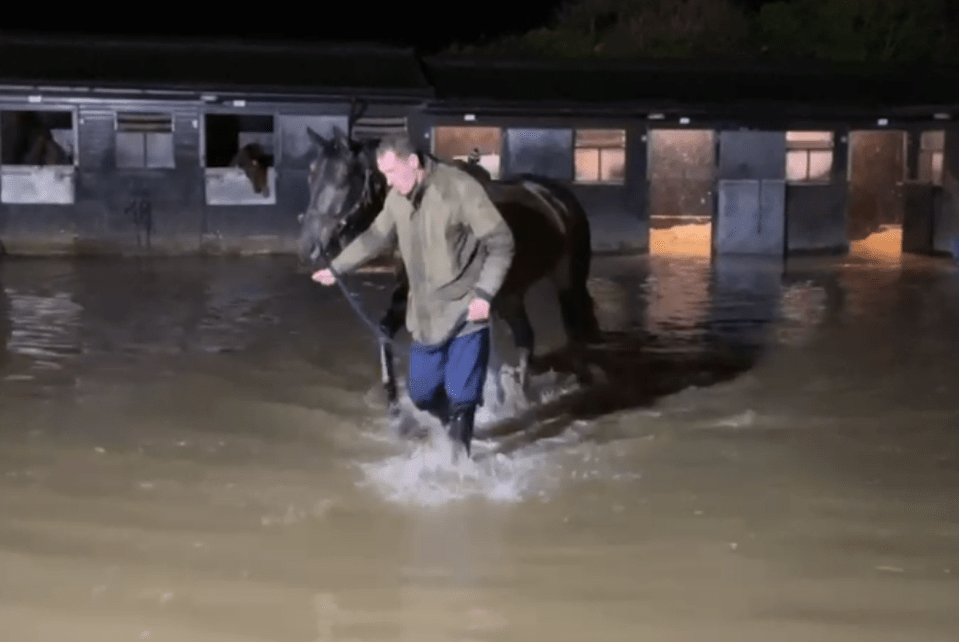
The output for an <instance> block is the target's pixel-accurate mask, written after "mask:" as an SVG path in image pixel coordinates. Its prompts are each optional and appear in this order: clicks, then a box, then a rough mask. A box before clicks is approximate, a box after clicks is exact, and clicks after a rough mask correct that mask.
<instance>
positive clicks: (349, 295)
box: [320, 250, 469, 354]
mask: <svg viewBox="0 0 959 642" xmlns="http://www.w3.org/2000/svg"><path fill="white" fill-rule="evenodd" d="M320 254H321V256H322V257H323V260H324V261H326V265H327V268H328V269H329V270H330V272H331V273H332V274H333V278H334V279H335V281H336V284H337V285H338V286H339V288H340V291H341V292H343V296H345V297H346V301H347V303H349V304H350V307H351V308H353V311H354V312H355V313H356V316H358V317H360V319H362V320H363V323H365V324H366V325H367V326H368V327H369V328H370V330H372V331H373V334H375V335H376V338H377V339H378V340H379V341H380V342H381V343H384V344H386V345H389V346H391V347H393V348H394V349H397V350H399V351H400V352H402V353H403V354H409V349H408V348H404V347H402V346H399V345H398V344H397V343H396V340H395V339H391V338H390V337H388V336H386V334H385V333H384V332H383V330H382V329H381V328H380V326H379V324H377V323H376V322H374V321H373V319H371V318H370V316H369V315H368V314H367V313H366V311H365V310H363V308H362V306H360V304H359V301H357V296H356V295H355V294H354V293H353V292H351V291H350V289H349V288H348V287H346V284H345V283H344V282H343V276H342V275H341V274H340V273H339V272H338V271H337V270H336V269H335V268H334V267H333V264H332V262H331V261H330V260H329V259H328V258H327V254H326V251H324V250H320ZM468 321H469V312H464V313H463V314H461V315H460V317H459V319H458V320H457V322H456V324H455V325H454V326H453V328H452V330H450V331H449V333H447V335H446V336H445V337H444V338H443V339H442V340H441V341H439V342H438V343H437V344H434V345H437V346H438V345H442V344H444V343H447V342H448V341H449V340H450V339H452V338H453V337H455V336H456V335H457V334H459V332H460V330H462V329H463V327H464V326H466V323H467V322H468Z"/></svg>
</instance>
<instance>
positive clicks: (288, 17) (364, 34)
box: [0, 0, 769, 53]
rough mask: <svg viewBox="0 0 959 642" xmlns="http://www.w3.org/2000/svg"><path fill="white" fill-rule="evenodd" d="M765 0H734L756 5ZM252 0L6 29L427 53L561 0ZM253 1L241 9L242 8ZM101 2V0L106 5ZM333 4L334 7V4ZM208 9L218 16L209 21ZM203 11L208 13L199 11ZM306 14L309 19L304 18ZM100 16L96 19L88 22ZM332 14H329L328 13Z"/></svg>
mask: <svg viewBox="0 0 959 642" xmlns="http://www.w3.org/2000/svg"><path fill="white" fill-rule="evenodd" d="M767 1H769V0H739V2H740V4H742V5H745V6H749V7H750V8H754V7H755V6H758V5H759V4H762V3H764V2H767ZM324 4H325V3H323V2H317V1H315V0H314V1H313V2H304V3H272V2H264V1H263V0H259V1H257V2H254V3H252V4H250V3H236V2H234V3H230V2H223V1H221V2H218V3H216V4H211V5H207V6H204V5H203V4H202V3H194V4H192V5H187V6H186V7H184V6H183V5H173V4H166V3H161V4H155V3H145V4H142V5H129V10H126V9H124V10H121V11H119V12H105V13H106V14H107V15H101V14H102V13H103V12H101V11H100V10H99V9H97V10H91V9H89V8H88V5H79V6H78V5H73V6H74V7H76V8H73V9H68V10H67V11H66V12H64V11H63V10H58V11H57V12H56V14H54V15H46V16H45V17H44V20H43V21H39V20H38V21H36V22H33V21H31V23H30V25H31V26H30V27H17V26H16V24H15V23H14V22H13V21H5V24H4V25H3V26H2V27H0V30H2V31H4V32H7V33H29V34H38V33H44V32H50V33H58V34H90V33H96V34H105V35H115V36H123V35H126V36H136V35H151V36H186V37H197V36H199V37H211V38H230V39H244V38H245V39H253V40H271V41H272V40H280V41H282V40H297V41H316V40H328V39H332V40H340V41H377V42H389V43H393V44H398V45H406V46H413V47H416V48H417V49H419V50H421V51H422V52H423V53H433V52H434V51H436V50H438V49H442V48H445V47H447V46H449V45H450V44H452V43H453V42H454V41H459V42H461V43H469V42H475V41H477V40H478V39H479V38H481V37H483V36H487V37H489V36H494V35H503V34H508V33H523V32H526V31H529V30H530V29H535V28H537V27H540V26H543V25H545V24H547V23H549V22H550V20H551V18H552V16H553V15H554V13H555V11H556V10H557V9H558V7H559V6H560V4H561V2H560V1H559V0H481V1H479V2H477V1H476V0H472V1H468V2H462V1H460V2H457V1H455V0H443V1H440V0H426V1H422V0H421V1H420V2H409V1H406V0H404V1H402V2H396V1H395V0H394V1H393V2H386V3H383V2H363V1H360V2H357V1H356V0H350V1H347V2H335V3H330V4H329V5H326V6H328V7H331V9H330V13H328V14H326V15H324V12H323V11H322V10H321V7H323V6H324ZM241 5H242V6H246V7H253V8H252V9H242V10H241V9H239V7H240V6H241ZM104 6H106V5H104ZM332 7H335V8H332ZM214 12H217V13H219V14H220V15H222V16H223V18H222V20H217V19H214V18H213V17H212V16H213V15H215V14H214ZM203 16H206V17H203ZM307 16H309V17H307ZM97 17H99V18H101V20H102V22H101V23H100V24H97V23H96V22H95V21H94V20H95V19H96V18H97ZM327 18H333V19H327Z"/></svg>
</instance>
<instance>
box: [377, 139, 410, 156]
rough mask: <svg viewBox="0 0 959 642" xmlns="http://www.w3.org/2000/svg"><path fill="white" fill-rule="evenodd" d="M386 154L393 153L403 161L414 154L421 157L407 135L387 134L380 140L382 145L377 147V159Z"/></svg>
mask: <svg viewBox="0 0 959 642" xmlns="http://www.w3.org/2000/svg"><path fill="white" fill-rule="evenodd" d="M386 152H393V153H394V154H396V157H397V158H399V159H401V160H406V159H407V158H409V157H410V156H412V155H414V154H416V155H417V156H419V150H418V149H416V146H415V145H414V144H413V141H412V140H410V137H409V136H407V135H406V134H387V135H386V136H384V137H383V138H382V139H380V144H379V145H377V146H376V157H377V158H379V157H381V156H383V154H385V153H386Z"/></svg>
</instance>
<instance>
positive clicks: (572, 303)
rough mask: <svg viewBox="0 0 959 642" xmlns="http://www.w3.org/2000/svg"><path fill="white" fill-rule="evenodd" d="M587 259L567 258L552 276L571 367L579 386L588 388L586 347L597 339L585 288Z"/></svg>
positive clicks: (590, 379)
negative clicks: (566, 339)
mask: <svg viewBox="0 0 959 642" xmlns="http://www.w3.org/2000/svg"><path fill="white" fill-rule="evenodd" d="M588 272H589V256H588V255H587V256H586V257H583V256H582V255H580V256H576V255H573V256H570V257H567V258H566V259H564V261H563V262H561V265H560V266H558V268H557V270H555V271H554V273H553V278H552V281H553V285H554V286H555V287H556V295H557V297H558V299H559V310H560V315H561V316H562V319H563V326H564V328H565V330H566V336H567V338H568V340H569V347H570V349H571V350H570V351H571V353H572V354H571V356H572V366H573V370H574V371H575V374H576V376H577V378H578V379H579V382H580V384H582V385H590V384H591V383H592V382H593V375H592V372H590V370H589V367H588V366H587V364H586V360H585V354H584V353H585V348H586V344H587V343H589V342H590V341H596V340H598V339H599V337H600V329H599V320H598V319H597V318H596V309H595V306H594V303H593V297H592V295H591V294H590V293H589V289H588V288H587V287H586V279H587V277H588Z"/></svg>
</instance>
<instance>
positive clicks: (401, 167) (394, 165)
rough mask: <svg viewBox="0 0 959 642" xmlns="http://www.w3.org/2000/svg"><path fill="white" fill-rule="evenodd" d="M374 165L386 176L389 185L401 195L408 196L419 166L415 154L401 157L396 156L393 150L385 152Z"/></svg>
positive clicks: (414, 184)
mask: <svg viewBox="0 0 959 642" xmlns="http://www.w3.org/2000/svg"><path fill="white" fill-rule="evenodd" d="M376 166H377V167H379V169H380V171H381V172H383V175H384V176H386V182H387V183H388V184H389V186H390V187H392V188H393V189H395V190H396V191H398V192H399V193H400V194H402V195H403V196H409V194H410V192H412V191H413V188H414V187H415V186H416V170H418V169H419V167H420V163H419V158H417V156H416V154H410V157H409V158H406V159H403V158H397V156H396V154H395V153H394V152H385V153H384V154H383V155H382V156H380V157H379V158H377V159H376Z"/></svg>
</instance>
